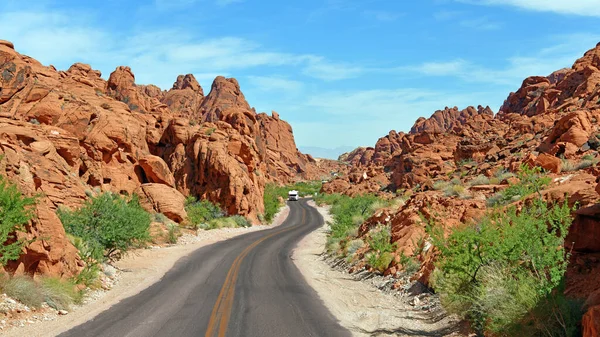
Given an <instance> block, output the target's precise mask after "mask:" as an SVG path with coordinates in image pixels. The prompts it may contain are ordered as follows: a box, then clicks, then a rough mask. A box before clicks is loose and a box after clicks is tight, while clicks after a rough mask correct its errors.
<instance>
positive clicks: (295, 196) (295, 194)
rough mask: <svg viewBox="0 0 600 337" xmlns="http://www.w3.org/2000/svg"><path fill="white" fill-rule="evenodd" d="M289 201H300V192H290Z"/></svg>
mask: <svg viewBox="0 0 600 337" xmlns="http://www.w3.org/2000/svg"><path fill="white" fill-rule="evenodd" d="M288 200H290V201H298V200H300V195H299V194H298V191H296V190H291V191H289V192H288Z"/></svg>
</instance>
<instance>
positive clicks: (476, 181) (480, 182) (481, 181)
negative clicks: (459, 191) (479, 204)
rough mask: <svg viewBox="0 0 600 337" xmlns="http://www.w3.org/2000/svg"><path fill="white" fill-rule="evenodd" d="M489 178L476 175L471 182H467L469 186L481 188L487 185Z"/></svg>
mask: <svg viewBox="0 0 600 337" xmlns="http://www.w3.org/2000/svg"><path fill="white" fill-rule="evenodd" d="M489 183H490V178H488V177H486V176H484V175H483V174H480V175H478V176H477V177H475V178H474V179H473V180H471V181H470V182H469V185H471V186H481V185H489Z"/></svg>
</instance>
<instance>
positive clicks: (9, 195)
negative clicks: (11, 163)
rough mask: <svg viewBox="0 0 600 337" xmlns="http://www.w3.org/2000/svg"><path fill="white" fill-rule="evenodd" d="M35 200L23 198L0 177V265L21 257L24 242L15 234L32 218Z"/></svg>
mask: <svg viewBox="0 0 600 337" xmlns="http://www.w3.org/2000/svg"><path fill="white" fill-rule="evenodd" d="M33 205H35V198H29V197H25V196H24V195H23V194H22V193H21V192H20V191H19V190H18V189H17V186H16V185H14V184H11V183H10V182H8V181H6V179H5V178H4V177H2V176H0V265H2V266H4V265H6V263H7V262H8V261H11V260H16V259H18V258H19V256H20V255H21V249H22V247H23V246H24V245H25V243H26V242H25V241H23V240H19V239H17V237H16V235H15V233H16V232H17V231H22V230H24V226H25V224H27V223H28V222H29V220H31V219H32V217H33V208H32V206H33Z"/></svg>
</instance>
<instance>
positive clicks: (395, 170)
mask: <svg viewBox="0 0 600 337" xmlns="http://www.w3.org/2000/svg"><path fill="white" fill-rule="evenodd" d="M599 121H600V44H599V45H598V46H596V47H595V48H594V49H591V50H590V51H588V52H586V53H585V55H584V56H583V57H582V58H580V59H579V60H577V61H576V62H575V64H574V65H573V67H571V68H570V69H561V70H558V71H556V72H554V73H552V74H551V75H549V76H546V77H543V76H533V77H529V78H527V79H525V80H524V81H523V84H522V86H521V88H519V90H517V91H516V92H514V93H511V94H510V95H509V96H508V98H507V99H506V101H505V103H504V105H503V106H502V107H501V108H500V111H499V112H498V113H497V114H496V115H495V116H494V114H493V112H492V111H491V110H490V109H489V108H488V107H486V108H484V107H481V106H480V107H478V108H474V107H468V108H466V109H464V110H459V109H458V108H445V109H444V110H440V111H437V112H435V113H434V114H433V115H432V116H431V118H428V119H425V118H420V119H419V120H417V122H416V123H415V125H414V126H413V127H412V129H411V131H410V132H409V133H402V132H401V133H397V132H395V131H391V132H390V133H389V134H388V135H387V136H385V137H382V138H380V139H379V141H378V142H377V144H376V145H375V146H374V147H367V148H358V149H356V150H354V151H353V152H351V153H348V154H346V155H344V156H343V157H341V158H340V159H341V160H346V161H347V162H348V163H349V164H350V165H351V166H350V169H349V171H350V173H349V174H348V175H347V176H344V177H340V178H338V179H336V180H333V181H331V182H330V183H328V184H325V185H324V186H323V191H325V192H329V193H333V192H337V193H344V194H347V195H356V194H361V193H377V194H379V195H381V196H384V197H387V198H397V197H400V198H401V199H403V200H404V203H403V204H402V205H401V206H400V207H399V208H398V209H386V210H383V211H381V212H378V213H376V214H375V216H374V217H373V218H371V219H369V220H367V221H366V222H365V223H364V224H363V225H362V226H361V229H360V232H359V236H360V237H363V238H364V237H368V236H369V230H370V229H371V228H374V227H375V226H376V225H377V224H378V223H382V224H389V225H390V226H391V232H392V241H394V242H396V243H398V246H397V247H398V250H397V252H396V259H395V260H394V261H393V262H392V263H391V264H390V266H389V268H388V269H387V271H386V274H389V275H396V273H399V272H400V271H402V269H403V266H402V265H401V264H400V263H399V262H400V257H401V256H403V255H406V256H415V257H416V259H417V260H418V261H419V263H420V267H419V270H418V272H416V274H415V275H414V276H413V279H418V280H420V281H421V282H423V283H424V284H428V282H429V276H430V273H431V271H432V270H433V261H434V258H435V250H432V249H429V248H430V245H428V244H427V243H426V242H424V241H423V240H422V238H424V237H426V234H425V224H424V223H423V221H422V219H421V216H424V217H425V218H426V219H437V220H438V221H440V220H441V221H443V223H444V225H446V226H447V228H452V227H453V226H457V225H459V224H461V223H466V222H468V221H470V220H473V219H477V218H478V217H479V216H481V215H482V214H483V213H484V212H485V211H486V209H488V208H489V207H490V206H489V204H490V199H491V198H493V197H494V195H495V194H496V193H497V192H498V191H502V190H503V189H505V188H506V187H507V186H508V185H509V184H510V183H515V179H516V178H515V177H514V174H512V173H516V172H517V171H519V167H520V165H522V164H525V165H529V166H539V167H542V168H544V169H545V170H546V172H547V173H546V175H548V176H549V177H550V178H551V179H552V182H551V183H550V184H549V185H548V186H547V187H546V188H545V189H544V190H543V191H542V193H541V194H542V197H543V198H544V199H545V200H548V201H555V202H564V201H567V202H568V204H569V205H570V206H573V205H576V204H577V205H578V206H577V207H578V209H577V211H575V212H574V213H573V218H574V221H573V225H572V226H571V228H570V232H569V235H568V237H567V239H566V245H567V248H568V249H569V250H570V251H571V252H572V257H571V263H570V266H569V270H568V271H567V280H566V281H567V289H566V293H567V294H568V295H571V296H576V297H582V298H584V299H585V298H588V297H589V299H588V303H587V306H588V307H593V306H594V305H600V302H598V295H597V294H598V293H600V279H598V277H596V276H597V275H598V273H599V272H600V212H599V211H598V202H599V201H600V198H599V195H598V193H597V192H596V191H599V192H600V188H599V187H598V186H597V185H598V184H597V177H598V176H599V174H600V168H599V167H598V166H596V163H597V162H598V160H599V159H600V157H599V153H598V150H599V149H600V123H599ZM444 187H445V188H446V192H444V191H442V189H444ZM522 202H523V201H520V202H516V203H515V204H516V205H517V206H518V205H519V203H522ZM440 217H441V219H440ZM590 294H592V295H590ZM594 294H596V295H594ZM598 308H600V307H596V309H590V311H589V313H588V316H586V317H587V318H586V319H584V322H588V323H586V324H587V325H586V327H584V328H586V329H588V328H589V329H591V327H590V324H592V323H590V322H596V323H595V324H597V322H600V317H599V316H598V312H600V309H598ZM590 335H591V334H590Z"/></svg>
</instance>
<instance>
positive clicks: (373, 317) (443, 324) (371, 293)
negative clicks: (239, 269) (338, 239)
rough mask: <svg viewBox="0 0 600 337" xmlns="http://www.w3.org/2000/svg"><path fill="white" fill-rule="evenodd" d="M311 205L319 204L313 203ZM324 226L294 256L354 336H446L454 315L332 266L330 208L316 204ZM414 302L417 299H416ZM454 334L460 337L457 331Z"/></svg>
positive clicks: (312, 283)
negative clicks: (327, 254)
mask: <svg viewBox="0 0 600 337" xmlns="http://www.w3.org/2000/svg"><path fill="white" fill-rule="evenodd" d="M312 206H316V205H315V204H314V203H313V204H312ZM317 209H318V210H319V212H320V213H321V215H323V217H324V219H325V225H324V226H323V227H321V228H320V229H318V230H316V231H314V232H313V233H311V234H309V235H308V236H306V237H305V238H304V239H303V240H302V241H300V243H299V244H298V246H297V248H296V249H295V250H294V253H293V255H292V258H293V259H294V262H295V263H296V265H297V266H298V268H299V269H300V271H301V272H302V274H303V275H304V277H305V278H306V280H307V281H308V283H309V284H310V285H311V286H312V287H313V288H314V289H315V291H316V292H317V293H318V294H319V296H320V297H321V299H322V300H323V302H324V303H325V305H326V306H327V307H328V308H329V310H330V311H331V313H332V314H333V315H334V316H336V317H337V318H338V320H339V322H340V324H341V325H342V326H344V327H345V328H347V329H348V330H350V331H351V332H352V333H353V335H354V336H361V337H362V336H445V335H450V334H451V330H452V329H451V328H449V327H450V326H452V325H453V324H452V323H454V321H453V320H452V319H451V318H442V317H440V318H438V319H436V318H434V317H431V316H432V315H431V314H429V313H425V312H422V311H420V310H415V309H414V308H413V306H411V305H410V304H409V298H408V297H407V296H405V295H402V294H401V293H400V292H393V293H384V292H382V291H381V290H379V289H377V287H375V286H374V285H372V284H369V283H367V282H361V281H357V280H355V279H354V277H353V276H352V275H349V274H348V273H345V272H343V271H340V270H336V269H334V268H332V267H331V266H330V265H329V264H328V263H327V262H326V261H325V259H324V257H323V255H322V253H323V250H324V248H325V243H326V240H327V239H326V234H327V228H328V226H327V221H330V220H331V217H330V215H329V211H328V207H317ZM413 301H414V300H413ZM453 336H458V335H457V334H455V335H453Z"/></svg>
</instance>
